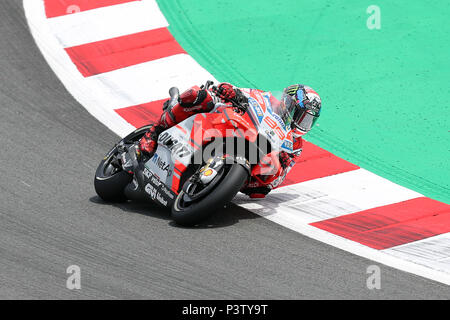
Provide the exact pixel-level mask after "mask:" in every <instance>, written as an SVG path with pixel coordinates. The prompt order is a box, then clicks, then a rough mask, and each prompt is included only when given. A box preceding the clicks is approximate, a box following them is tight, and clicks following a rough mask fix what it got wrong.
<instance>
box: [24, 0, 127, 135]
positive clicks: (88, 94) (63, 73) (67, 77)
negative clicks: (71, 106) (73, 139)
mask: <svg viewBox="0 0 450 320" xmlns="http://www.w3.org/2000/svg"><path fill="white" fill-rule="evenodd" d="M23 4H24V10H25V15H26V18H27V20H28V25H29V27H30V30H31V33H32V35H33V37H34V40H35V41H36V44H37V46H38V47H39V49H40V50H41V52H42V54H43V55H44V57H45V59H46V60H47V63H48V64H49V65H50V67H51V68H52V70H53V72H55V74H56V76H57V77H58V78H59V79H60V80H61V82H62V83H63V84H64V86H65V87H66V88H67V89H68V91H69V92H70V93H71V94H72V95H73V96H74V98H75V99H76V100H77V101H78V102H79V103H80V104H81V105H82V106H83V107H85V108H86V110H88V112H89V113H91V114H92V115H93V116H94V117H95V118H97V119H98V120H99V121H101V122H102V123H103V124H104V125H105V126H107V127H108V128H109V129H111V130H112V131H113V132H115V133H117V134H118V135H120V136H122V137H123V136H125V135H127V134H128V133H130V132H131V131H133V130H134V127H133V126H131V125H130V124H129V123H128V122H126V121H125V120H124V119H123V118H122V117H120V116H119V115H118V114H117V113H116V112H114V111H113V110H112V109H110V108H108V107H106V108H105V107H104V106H103V102H102V94H101V93H100V92H98V91H97V89H98V87H93V88H89V87H86V85H85V83H84V82H83V80H84V79H85V78H84V77H83V76H82V75H81V74H80V72H79V71H78V69H77V68H76V66H75V65H74V64H73V62H72V61H71V60H70V58H69V56H68V55H67V53H66V52H65V50H64V49H63V48H62V47H61V44H60V43H59V42H58V41H57V40H56V38H55V37H54V35H53V32H52V30H50V29H49V26H48V23H47V22H48V20H49V19H47V18H46V16H45V7H44V2H43V1H42V0H24V2H23ZM76 15H78V13H77V14H76ZM74 16H75V15H74Z"/></svg>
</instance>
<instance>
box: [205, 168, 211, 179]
mask: <svg viewBox="0 0 450 320" xmlns="http://www.w3.org/2000/svg"><path fill="white" fill-rule="evenodd" d="M212 174H213V170H212V169H211V168H210V169H208V170H206V171H205V172H203V175H204V176H205V177H209V176H210V175H212Z"/></svg>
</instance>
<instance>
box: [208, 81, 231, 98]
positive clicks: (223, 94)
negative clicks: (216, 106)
mask: <svg viewBox="0 0 450 320" xmlns="http://www.w3.org/2000/svg"><path fill="white" fill-rule="evenodd" d="M212 90H213V92H214V93H215V94H216V96H218V97H219V98H221V99H224V100H232V99H234V98H235V97H236V92H235V91H234V89H233V86H232V85H231V84H229V83H227V82H222V83H220V84H219V85H218V86H217V87H213V88H212Z"/></svg>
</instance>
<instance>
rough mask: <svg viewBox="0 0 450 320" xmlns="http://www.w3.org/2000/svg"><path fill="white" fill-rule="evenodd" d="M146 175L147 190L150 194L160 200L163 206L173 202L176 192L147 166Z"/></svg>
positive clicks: (154, 198) (152, 197) (153, 198)
mask: <svg viewBox="0 0 450 320" xmlns="http://www.w3.org/2000/svg"><path fill="white" fill-rule="evenodd" d="M144 176H145V177H146V178H147V179H148V182H147V184H146V185H145V192H146V193H147V194H148V195H150V198H151V199H152V200H154V201H157V202H159V203H160V204H162V205H163V206H167V205H168V204H169V202H170V203H171V202H173V200H174V199H175V194H174V193H173V192H172V191H171V190H170V189H168V188H167V187H166V186H165V185H164V183H162V182H161V181H160V180H159V179H158V178H157V177H156V176H155V175H154V174H153V173H151V172H150V170H148V169H147V168H145V169H144Z"/></svg>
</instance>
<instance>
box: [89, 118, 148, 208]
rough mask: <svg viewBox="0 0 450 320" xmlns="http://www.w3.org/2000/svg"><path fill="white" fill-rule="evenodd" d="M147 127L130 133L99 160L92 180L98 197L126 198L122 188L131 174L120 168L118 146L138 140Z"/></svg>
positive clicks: (111, 199) (113, 200)
mask: <svg viewBox="0 0 450 320" xmlns="http://www.w3.org/2000/svg"><path fill="white" fill-rule="evenodd" d="M149 128H150V126H145V127H142V128H139V129H137V130H136V131H133V132H132V133H130V134H129V135H128V136H126V137H125V138H123V139H122V140H121V141H120V142H119V143H118V144H117V145H116V146H114V148H112V149H111V150H110V151H109V152H108V154H107V155H106V157H105V158H104V159H103V160H102V161H101V162H100V164H99V166H98V167H97V171H96V172H95V180H94V187H95V191H96V192H97V194H98V196H99V197H100V198H102V199H103V200H105V201H108V202H123V201H126V200H127V198H126V197H125V195H124V189H125V187H126V186H127V185H128V184H129V183H130V182H131V181H132V179H133V176H132V175H131V174H129V173H128V172H125V171H123V170H122V165H121V162H120V159H119V156H120V154H119V151H118V146H119V145H124V144H132V143H134V142H136V141H138V140H139V139H140V138H141V137H142V136H143V135H144V134H145V132H147V130H148V129H149Z"/></svg>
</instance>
